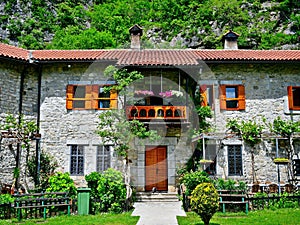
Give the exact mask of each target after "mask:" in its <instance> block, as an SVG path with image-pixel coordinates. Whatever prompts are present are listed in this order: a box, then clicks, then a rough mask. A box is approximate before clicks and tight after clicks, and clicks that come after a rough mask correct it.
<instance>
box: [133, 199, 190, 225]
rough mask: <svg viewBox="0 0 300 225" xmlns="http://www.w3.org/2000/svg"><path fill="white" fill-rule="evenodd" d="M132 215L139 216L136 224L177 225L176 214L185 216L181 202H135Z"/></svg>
mask: <svg viewBox="0 0 300 225" xmlns="http://www.w3.org/2000/svg"><path fill="white" fill-rule="evenodd" d="M134 208H135V209H134V211H133V212H132V214H131V215H132V216H140V219H139V221H138V223H137V225H178V222H177V218H176V216H186V213H185V211H184V210H183V208H182V202H181V201H178V202H136V203H134Z"/></svg>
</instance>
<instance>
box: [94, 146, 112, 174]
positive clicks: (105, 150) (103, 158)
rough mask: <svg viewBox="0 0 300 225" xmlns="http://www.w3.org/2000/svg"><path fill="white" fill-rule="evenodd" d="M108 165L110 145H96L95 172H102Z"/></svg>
mask: <svg viewBox="0 0 300 225" xmlns="http://www.w3.org/2000/svg"><path fill="white" fill-rule="evenodd" d="M109 167H110V146H109V145H100V146H97V172H103V171H105V170H107V169H108V168H109Z"/></svg>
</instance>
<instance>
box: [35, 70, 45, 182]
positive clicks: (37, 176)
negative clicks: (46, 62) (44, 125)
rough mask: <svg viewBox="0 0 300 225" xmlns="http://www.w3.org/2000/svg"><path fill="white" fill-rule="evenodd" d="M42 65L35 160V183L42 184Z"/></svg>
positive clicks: (39, 71)
mask: <svg viewBox="0 0 300 225" xmlns="http://www.w3.org/2000/svg"><path fill="white" fill-rule="evenodd" d="M42 71H43V68H42V65H39V66H38V96H37V118H36V125H37V135H36V138H35V140H36V145H35V146H36V149H35V160H36V162H35V163H36V178H35V185H36V186H38V185H39V184H40V158H41V151H40V150H41V135H40V120H41V93H42V91H41V89H42Z"/></svg>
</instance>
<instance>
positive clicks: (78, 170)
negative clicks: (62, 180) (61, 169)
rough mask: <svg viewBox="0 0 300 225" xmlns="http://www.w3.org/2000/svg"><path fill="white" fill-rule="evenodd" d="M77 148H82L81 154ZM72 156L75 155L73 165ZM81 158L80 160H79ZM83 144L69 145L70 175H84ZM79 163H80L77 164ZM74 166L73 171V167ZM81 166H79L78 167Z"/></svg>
mask: <svg viewBox="0 0 300 225" xmlns="http://www.w3.org/2000/svg"><path fill="white" fill-rule="evenodd" d="M74 147H75V148H76V154H73V152H72V150H73V148H74ZM79 150H82V154H79ZM73 157H75V158H76V159H75V163H76V165H73V162H74V161H73ZM79 159H81V160H79ZM84 161H85V160H84V145H70V175H71V176H83V175H84ZM79 163H80V165H79ZM74 167H75V172H73V171H74V169H73V168H74ZM80 167H81V168H80Z"/></svg>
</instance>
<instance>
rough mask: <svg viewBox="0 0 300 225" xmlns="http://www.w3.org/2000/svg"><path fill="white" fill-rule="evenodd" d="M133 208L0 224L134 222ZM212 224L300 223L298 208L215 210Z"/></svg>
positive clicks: (196, 221) (193, 221) (184, 221)
mask: <svg viewBox="0 0 300 225" xmlns="http://www.w3.org/2000/svg"><path fill="white" fill-rule="evenodd" d="M131 213H132V212H128V213H122V214H98V215H96V216H92V215H89V216H59V217H52V218H47V219H46V220H43V219H38V220H22V222H21V223H18V222H17V220H16V219H14V220H0V225H9V224H15V225H17V224H20V225H23V224H24V225H37V224H45V225H102V224H104V225H136V223H137V222H138V220H139V217H132V216H131ZM177 218H178V223H179V225H203V222H202V221H201V219H200V217H199V216H198V215H197V214H195V213H193V212H189V213H187V217H177ZM210 222H211V223H210V224H211V225H236V224H245V225H246V224H247V225H248V224H251V225H261V224H263V225H298V224H300V208H297V209H280V210H274V211H273V210H262V211H251V212H249V214H248V215H246V214H245V213H226V214H223V213H216V214H215V215H214V216H213V218H212V219H211V221H210Z"/></svg>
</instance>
